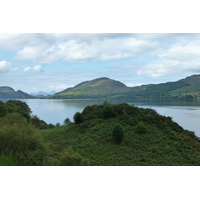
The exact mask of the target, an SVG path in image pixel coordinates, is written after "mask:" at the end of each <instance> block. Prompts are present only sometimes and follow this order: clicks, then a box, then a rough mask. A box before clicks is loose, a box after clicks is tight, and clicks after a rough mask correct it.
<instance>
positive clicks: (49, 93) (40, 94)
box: [29, 91, 56, 97]
mask: <svg viewBox="0 0 200 200" xmlns="http://www.w3.org/2000/svg"><path fill="white" fill-rule="evenodd" d="M53 94H56V92H55V91H51V92H43V91H39V92H36V93H30V94H29V95H31V96H36V97H39V96H41V97H44V96H48V95H53Z"/></svg>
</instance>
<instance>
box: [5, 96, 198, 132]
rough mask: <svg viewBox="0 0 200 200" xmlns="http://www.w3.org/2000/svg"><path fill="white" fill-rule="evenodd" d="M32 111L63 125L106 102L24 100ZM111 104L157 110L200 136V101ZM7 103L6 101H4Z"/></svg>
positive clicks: (43, 118) (48, 120) (113, 101)
mask: <svg viewBox="0 0 200 200" xmlns="http://www.w3.org/2000/svg"><path fill="white" fill-rule="evenodd" d="M22 101H24V102H26V103H27V104H28V105H29V107H30V108H31V110H32V111H33V113H32V114H33V115H37V116H38V117H39V118H40V119H42V120H44V121H46V122H47V123H53V124H56V123H58V122H59V123H61V124H63V121H64V119H66V118H69V119H70V120H71V121H73V116H74V114H75V113H76V112H82V111H83V109H84V108H85V107H86V106H91V105H94V104H97V105H99V104H102V103H103V102H104V101H105V100H91V99H87V100H59V99H23V100H22ZM107 101H108V102H109V103H114V104H117V103H122V102H126V103H128V104H130V105H134V106H138V107H142V108H152V109H155V110H156V111H157V112H158V113H159V114H161V115H164V116H170V117H172V118H173V120H174V121H175V122H177V123H178V124H180V125H181V126H182V127H183V128H184V129H188V130H191V131H194V132H195V133H196V135H197V136H200V123H199V122H200V102H199V101H175V100H168V101H166V100H158V101H150V100H146V101H130V100H129V101H118V100H107ZM4 102H5V100H4Z"/></svg>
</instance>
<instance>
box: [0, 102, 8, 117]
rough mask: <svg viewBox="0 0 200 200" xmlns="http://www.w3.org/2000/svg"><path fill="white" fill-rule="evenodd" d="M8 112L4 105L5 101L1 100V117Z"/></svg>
mask: <svg viewBox="0 0 200 200" xmlns="http://www.w3.org/2000/svg"><path fill="white" fill-rule="evenodd" d="M6 113H7V110H6V108H5V107H4V103H3V102H2V101H0V118H1V117H4V116H5V115H6Z"/></svg>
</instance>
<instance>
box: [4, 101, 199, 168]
mask: <svg viewBox="0 0 200 200" xmlns="http://www.w3.org/2000/svg"><path fill="white" fill-rule="evenodd" d="M66 117H67V116H66ZM67 119H68V118H66V120H64V121H65V125H63V126H60V125H57V127H55V126H53V125H51V126H49V125H48V126H46V124H45V122H44V121H42V120H40V119H39V118H38V117H37V116H31V110H30V108H29V107H28V105H27V104H26V103H24V102H21V101H16V100H10V101H7V102H6V103H3V102H1V101H0V127H1V129H0V141H1V142H0V165H25V166H27V165H28V166H29V165H31V166H32V165H36V166H46V165H47V166H49V165H50V166H82V165H90V166H144V165H145V166H163V165H164V166H169V165H171V166H186V165H189V166H194V165H197V166H199V165H200V138H199V137H197V136H196V135H195V133H194V132H191V131H188V130H184V129H183V128H182V127H181V126H179V125H178V124H177V123H176V122H174V121H173V120H172V118H171V117H166V116H162V115H159V114H158V113H157V112H156V111H155V110H152V109H149V108H138V107H135V106H133V105H128V104H126V103H121V104H109V103H107V102H104V103H103V104H102V105H93V106H87V107H86V108H85V109H84V110H83V112H82V113H79V112H77V113H75V115H74V122H70V120H69V119H68V120H67Z"/></svg>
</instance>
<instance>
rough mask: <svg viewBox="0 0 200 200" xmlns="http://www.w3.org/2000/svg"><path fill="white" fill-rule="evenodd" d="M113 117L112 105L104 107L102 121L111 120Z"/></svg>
mask: <svg viewBox="0 0 200 200" xmlns="http://www.w3.org/2000/svg"><path fill="white" fill-rule="evenodd" d="M114 116H115V111H114V108H113V106H112V105H109V104H108V105H105V106H104V108H103V117H104V119H108V118H112V117H114Z"/></svg>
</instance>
